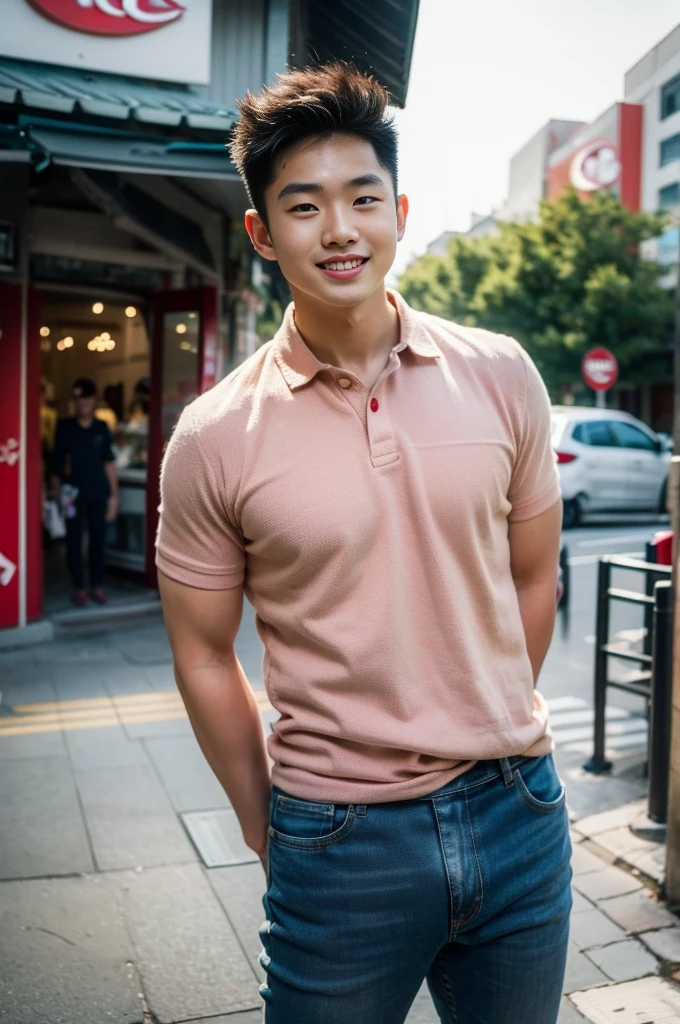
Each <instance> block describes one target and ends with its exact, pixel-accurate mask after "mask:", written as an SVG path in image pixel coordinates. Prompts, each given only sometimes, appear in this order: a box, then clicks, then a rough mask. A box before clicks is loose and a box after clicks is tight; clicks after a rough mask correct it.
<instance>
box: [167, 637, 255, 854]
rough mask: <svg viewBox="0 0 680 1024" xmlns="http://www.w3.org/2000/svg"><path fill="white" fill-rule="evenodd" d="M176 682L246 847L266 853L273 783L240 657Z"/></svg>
mask: <svg viewBox="0 0 680 1024" xmlns="http://www.w3.org/2000/svg"><path fill="white" fill-rule="evenodd" d="M175 678H176V679H177V685H178V687H179V690H180V693H181V694H182V698H183V700H184V703H185V706H186V708H187V713H188V715H189V718H190V720H191V724H192V727H193V730H194V733H195V734H196V739H197V740H198V743H199V746H200V748H201V750H202V751H203V754H204V756H205V758H206V760H207V762H208V764H209V765H210V767H211V768H212V770H213V772H214V773H215V775H216V776H217V778H218V780H219V782H220V783H221V785H222V787H223V789H224V790H225V792H226V794H227V796H228V797H229V800H230V802H231V805H232V807H233V808H234V811H235V812H236V816H237V818H238V820H239V822H240V825H241V829H242V831H243V836H244V839H245V841H246V843H247V844H248V846H249V847H250V848H251V849H253V850H255V852H256V853H258V854H259V855H260V856H263V855H264V853H265V850H266V839H267V826H268V821H269V800H270V793H271V782H270V775H269V761H268V758H267V750H266V746H265V739H264V731H263V728H262V720H261V718H260V711H259V708H258V706H257V704H256V701H255V697H254V695H253V692H252V690H251V688H250V686H249V684H248V680H247V679H246V676H245V673H244V671H243V669H242V667H241V665H240V663H239V661H238V658H237V657H236V655H233V657H231V658H229V659H225V660H224V663H223V664H219V665H212V664H211V665H207V666H205V667H192V668H186V667H184V668H182V667H180V666H178V665H177V664H175Z"/></svg>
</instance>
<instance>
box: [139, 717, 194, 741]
mask: <svg viewBox="0 0 680 1024" xmlns="http://www.w3.org/2000/svg"><path fill="white" fill-rule="evenodd" d="M124 729H125V731H126V733H127V734H128V736H129V737H130V739H131V740H143V739H152V738H154V737H159V736H193V734H194V732H193V729H192V728H191V723H190V722H189V719H188V718H186V717H185V716H182V718H168V719H166V720H165V721H161V722H126V723H125V724H124Z"/></svg>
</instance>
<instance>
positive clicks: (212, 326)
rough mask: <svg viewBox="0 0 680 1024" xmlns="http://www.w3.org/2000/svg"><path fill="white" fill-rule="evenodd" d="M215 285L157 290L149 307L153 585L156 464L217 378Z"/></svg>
mask: <svg viewBox="0 0 680 1024" xmlns="http://www.w3.org/2000/svg"><path fill="white" fill-rule="evenodd" d="M217 348H218V345H217V289H215V288H192V289H189V290H183V291H172V292H160V293H159V294H158V295H156V297H155V300H154V307H153V333H152V348H151V395H150V401H149V476H148V486H147V502H146V527H147V528H146V576H147V580H148V582H149V584H150V585H152V586H153V585H155V582H156V569H155V562H154V544H155V538H156V528H157V525H158V504H159V499H160V495H159V490H158V482H159V477H160V466H161V461H162V458H163V453H164V451H165V448H166V446H167V443H168V441H169V440H170V436H171V434H172V431H173V430H174V428H175V424H176V423H177V421H178V419H179V417H180V415H181V413H182V410H183V409H185V408H186V406H187V405H189V403H190V402H192V401H193V400H194V398H196V397H197V396H198V395H199V394H201V393H202V392H203V391H207V389H208V388H210V387H212V385H213V384H214V383H215V381H216V373H217Z"/></svg>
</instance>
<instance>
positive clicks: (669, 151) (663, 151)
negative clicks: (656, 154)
mask: <svg viewBox="0 0 680 1024" xmlns="http://www.w3.org/2000/svg"><path fill="white" fill-rule="evenodd" d="M674 160H680V135H671V137H670V138H669V139H663V140H662V142H661V147H660V159H659V166H661V167H665V165H666V164H670V163H672V162H673V161H674Z"/></svg>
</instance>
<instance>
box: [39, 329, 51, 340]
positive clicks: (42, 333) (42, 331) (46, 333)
mask: <svg viewBox="0 0 680 1024" xmlns="http://www.w3.org/2000/svg"><path fill="white" fill-rule="evenodd" d="M49 336H50V329H49V327H41V328H40V337H41V338H49Z"/></svg>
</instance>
